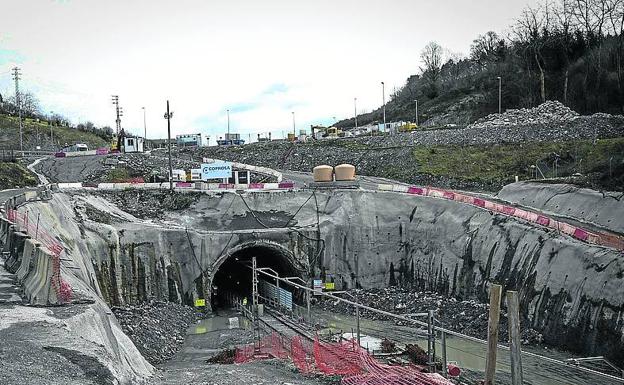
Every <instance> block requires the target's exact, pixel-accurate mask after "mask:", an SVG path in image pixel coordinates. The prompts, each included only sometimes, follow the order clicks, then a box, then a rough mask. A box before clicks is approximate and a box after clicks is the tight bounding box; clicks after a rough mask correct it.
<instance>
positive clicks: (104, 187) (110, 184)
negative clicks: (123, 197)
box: [97, 183, 115, 189]
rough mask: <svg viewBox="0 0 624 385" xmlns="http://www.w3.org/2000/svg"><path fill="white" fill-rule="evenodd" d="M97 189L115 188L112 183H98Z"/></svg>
mask: <svg viewBox="0 0 624 385" xmlns="http://www.w3.org/2000/svg"><path fill="white" fill-rule="evenodd" d="M97 188H101V189H114V188H115V184H114V183H99V184H98V186H97Z"/></svg>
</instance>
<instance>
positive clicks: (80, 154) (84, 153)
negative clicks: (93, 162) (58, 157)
mask: <svg viewBox="0 0 624 385" xmlns="http://www.w3.org/2000/svg"><path fill="white" fill-rule="evenodd" d="M84 155H97V150H89V151H69V152H66V153H65V156H84Z"/></svg>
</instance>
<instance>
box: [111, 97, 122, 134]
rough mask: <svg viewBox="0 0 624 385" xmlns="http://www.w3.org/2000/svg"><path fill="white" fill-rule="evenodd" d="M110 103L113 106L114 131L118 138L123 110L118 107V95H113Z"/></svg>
mask: <svg viewBox="0 0 624 385" xmlns="http://www.w3.org/2000/svg"><path fill="white" fill-rule="evenodd" d="M112 102H113V105H114V106H115V116H116V119H115V131H116V133H117V136H119V133H120V132H121V117H122V116H123V108H121V107H119V95H113V96H112Z"/></svg>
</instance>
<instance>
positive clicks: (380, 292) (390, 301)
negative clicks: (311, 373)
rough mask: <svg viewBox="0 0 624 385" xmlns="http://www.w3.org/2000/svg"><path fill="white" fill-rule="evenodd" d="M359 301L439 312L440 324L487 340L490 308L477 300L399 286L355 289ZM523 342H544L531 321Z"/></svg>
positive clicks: (503, 324)
mask: <svg viewBox="0 0 624 385" xmlns="http://www.w3.org/2000/svg"><path fill="white" fill-rule="evenodd" d="M350 293H351V294H353V296H354V297H355V298H356V299H357V301H358V302H360V303H362V304H364V305H367V306H370V307H374V308H376V309H381V310H385V311H388V312H392V313H395V314H412V313H422V312H427V311H429V310H434V311H435V318H436V321H437V322H438V325H439V326H441V327H444V328H447V329H450V330H454V331H457V332H460V333H463V334H467V335H470V336H473V337H477V338H481V339H487V325H488V308H489V306H488V305H487V304H484V303H480V302H477V301H473V300H468V301H460V300H457V299H455V298H449V297H445V296H443V295H439V294H436V293H430V292H418V291H412V290H408V289H403V288H399V287H389V288H384V289H368V290H351V291H350ZM320 305H321V307H322V308H323V309H324V310H327V311H330V312H338V313H343V314H344V313H348V314H351V315H354V314H355V309H354V308H353V307H352V306H348V305H345V304H344V303H342V302H340V301H336V300H332V299H327V298H325V297H323V299H321V300H320ZM361 316H362V317H365V318H368V319H372V320H390V318H389V317H387V316H384V315H381V314H378V313H373V312H370V311H368V310H362V311H361ZM522 321H524V322H521V325H522V331H521V334H522V343H523V344H539V343H541V342H542V341H543V337H542V335H541V334H540V333H538V332H537V331H535V330H534V329H531V328H528V327H526V326H524V325H528V321H527V320H522ZM395 323H396V324H397V325H407V323H406V322H404V321H396V322H395ZM508 337H509V332H508V326H507V313H506V312H504V311H501V319H500V335H499V339H500V341H502V342H506V341H508Z"/></svg>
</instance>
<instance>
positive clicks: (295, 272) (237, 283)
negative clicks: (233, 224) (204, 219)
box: [210, 243, 306, 309]
mask: <svg viewBox="0 0 624 385" xmlns="http://www.w3.org/2000/svg"><path fill="white" fill-rule="evenodd" d="M254 256H255V257H256V263H257V267H268V268H271V269H273V270H274V271H276V272H277V273H278V275H279V276H280V277H293V276H297V277H301V278H303V279H305V278H306V277H305V275H306V272H305V271H302V270H301V269H298V268H297V267H296V266H295V259H294V258H295V257H294V255H293V254H292V253H291V252H290V251H289V250H287V249H286V248H284V247H282V246H280V245H275V244H272V243H260V244H258V243H254V244H252V245H243V246H239V247H236V248H234V249H233V250H231V251H230V252H229V253H227V254H226V255H225V256H224V257H223V258H221V260H220V261H218V262H217V264H216V265H217V267H216V271H215V273H214V275H213V279H212V284H211V289H212V290H211V292H212V293H211V298H210V302H211V306H212V308H213V309H219V308H224V307H226V306H227V305H228V303H227V296H228V295H229V294H233V295H236V296H238V297H240V298H244V297H246V298H248V300H249V301H251V299H252V291H253V290H252V276H253V272H252V269H251V265H252V258H253V257H254ZM258 279H260V280H265V281H267V282H269V283H272V284H275V280H274V279H272V278H270V277H267V276H265V275H263V274H260V273H259V274H258ZM280 287H283V288H286V289H287V290H289V291H291V292H293V298H294V299H295V302H299V303H301V300H302V298H303V295H302V293H298V292H299V291H301V290H296V289H294V288H292V287H289V285H287V284H285V283H280Z"/></svg>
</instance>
